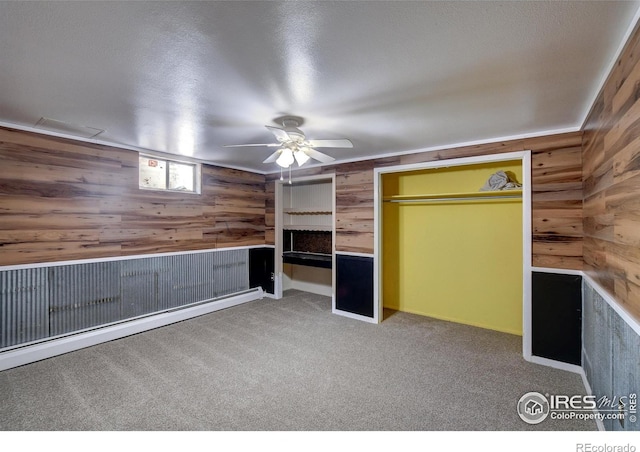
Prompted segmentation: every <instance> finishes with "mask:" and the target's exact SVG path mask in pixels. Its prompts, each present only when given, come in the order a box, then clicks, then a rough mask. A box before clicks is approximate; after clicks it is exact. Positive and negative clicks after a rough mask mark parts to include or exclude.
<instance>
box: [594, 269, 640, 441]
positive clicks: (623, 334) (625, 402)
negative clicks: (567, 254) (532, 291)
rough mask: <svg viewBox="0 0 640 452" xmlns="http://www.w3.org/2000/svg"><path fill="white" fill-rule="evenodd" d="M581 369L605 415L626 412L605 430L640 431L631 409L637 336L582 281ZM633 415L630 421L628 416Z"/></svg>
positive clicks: (637, 385)
mask: <svg viewBox="0 0 640 452" xmlns="http://www.w3.org/2000/svg"><path fill="white" fill-rule="evenodd" d="M583 294H584V295H583V296H584V301H583V303H584V315H583V331H584V341H583V350H582V367H583V368H584V372H585V375H586V377H587V380H588V381H589V385H590V386H591V390H592V392H593V394H594V395H595V396H596V398H597V399H598V403H599V404H600V403H601V402H605V403H604V406H599V408H600V409H601V410H602V411H603V412H605V411H607V410H608V411H609V412H611V410H613V411H614V412H616V411H620V412H626V416H625V418H624V419H623V420H618V419H604V420H603V421H602V422H603V424H604V428H605V429H606V430H640V420H638V419H637V416H638V413H637V412H635V413H631V412H630V411H629V410H630V409H637V408H636V407H635V406H634V405H635V403H637V399H633V394H635V397H636V398H637V396H638V394H639V393H640V335H638V333H636V332H635V331H634V330H633V328H631V326H629V324H628V323H627V322H625V321H624V319H622V317H620V316H619V315H618V313H617V312H616V311H615V310H614V309H613V308H611V306H609V304H608V303H607V302H606V301H605V300H604V299H603V298H602V297H601V296H600V294H599V293H598V292H597V291H596V290H595V289H594V288H593V287H591V285H590V284H589V283H588V282H587V281H586V280H585V281H583ZM632 414H633V417H632V416H631V415H632Z"/></svg>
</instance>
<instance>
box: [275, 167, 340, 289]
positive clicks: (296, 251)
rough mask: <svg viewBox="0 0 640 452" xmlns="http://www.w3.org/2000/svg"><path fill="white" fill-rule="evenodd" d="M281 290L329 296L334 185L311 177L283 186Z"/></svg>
mask: <svg viewBox="0 0 640 452" xmlns="http://www.w3.org/2000/svg"><path fill="white" fill-rule="evenodd" d="M282 201H283V202H282V206H283V208H282V225H283V226H282V251H283V252H282V263H283V289H284V290H287V289H297V290H303V291H305V292H312V293H317V294H321V295H327V296H330V295H331V293H332V287H333V276H332V275H333V272H332V268H331V267H332V262H333V223H334V221H333V184H332V181H331V180H330V179H329V180H313V181H303V182H297V183H296V182H294V183H293V184H290V185H289V184H285V185H284V186H283V189H282Z"/></svg>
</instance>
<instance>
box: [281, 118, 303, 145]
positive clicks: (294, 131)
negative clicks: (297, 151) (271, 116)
mask: <svg viewBox="0 0 640 452" xmlns="http://www.w3.org/2000/svg"><path fill="white" fill-rule="evenodd" d="M282 125H283V130H284V131H285V132H287V134H288V135H289V137H290V138H291V139H292V140H293V141H295V142H296V143H302V142H303V141H304V139H305V136H304V133H302V130H300V129H298V126H299V125H300V124H299V123H298V121H296V120H295V119H284V120H283V121H282Z"/></svg>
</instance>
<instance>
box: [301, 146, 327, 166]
mask: <svg viewBox="0 0 640 452" xmlns="http://www.w3.org/2000/svg"><path fill="white" fill-rule="evenodd" d="M301 150H302V151H303V152H304V153H305V154H307V155H308V156H309V157H311V158H312V159H314V160H317V161H319V162H322V163H329V162H333V161H334V160H335V159H334V158H333V157H331V156H329V155H327V154H323V153H322V152H318V151H316V150H315V149H311V148H307V147H305V148H301Z"/></svg>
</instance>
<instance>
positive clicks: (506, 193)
mask: <svg viewBox="0 0 640 452" xmlns="http://www.w3.org/2000/svg"><path fill="white" fill-rule="evenodd" d="M513 198H522V190H499V191H472V192H458V193H429V194H417V195H394V196H387V197H385V198H383V201H385V202H442V201H475V200H478V201H481V200H487V199H495V200H500V199H513Z"/></svg>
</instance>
